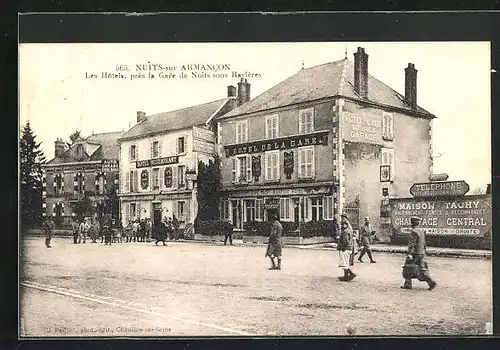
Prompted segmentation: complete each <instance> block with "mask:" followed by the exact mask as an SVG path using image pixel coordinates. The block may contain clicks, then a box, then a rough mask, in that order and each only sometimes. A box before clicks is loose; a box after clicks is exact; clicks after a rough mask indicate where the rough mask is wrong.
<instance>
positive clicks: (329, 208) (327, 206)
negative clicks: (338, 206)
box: [323, 196, 333, 220]
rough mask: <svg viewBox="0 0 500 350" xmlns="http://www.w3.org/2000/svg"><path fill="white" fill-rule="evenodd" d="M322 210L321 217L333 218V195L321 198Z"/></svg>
mask: <svg viewBox="0 0 500 350" xmlns="http://www.w3.org/2000/svg"><path fill="white" fill-rule="evenodd" d="M323 204H324V211H323V219H325V220H333V196H325V197H324V198H323Z"/></svg>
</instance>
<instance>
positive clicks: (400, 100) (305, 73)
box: [222, 58, 434, 118]
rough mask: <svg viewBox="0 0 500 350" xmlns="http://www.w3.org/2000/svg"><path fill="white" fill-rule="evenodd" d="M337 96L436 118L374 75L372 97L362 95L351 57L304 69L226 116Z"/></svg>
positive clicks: (369, 80) (371, 77) (371, 79)
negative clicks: (411, 106) (356, 81)
mask: <svg viewBox="0 0 500 350" xmlns="http://www.w3.org/2000/svg"><path fill="white" fill-rule="evenodd" d="M334 96H342V97H347V98H350V99H354V100H358V101H364V102H371V103H374V104H377V105H382V106H390V107H395V108H398V109H402V110H406V111H408V112H410V113H415V112H417V113H419V114H421V115H423V116H424V117H428V118H434V115H433V114H431V113H429V112H427V111H426V110H425V109H423V108H421V107H419V106H417V109H416V110H413V109H411V108H410V107H409V106H408V105H407V104H406V103H405V102H404V97H403V96H402V95H401V94H399V93H398V92H396V91H395V90H394V89H392V88H391V87H389V86H387V85H386V84H384V83H382V82H381V81H380V80H378V79H377V78H375V77H373V76H372V75H370V74H368V99H363V98H361V97H360V96H359V95H358V94H357V93H356V91H355V90H354V64H353V63H352V62H351V61H349V60H348V59H347V58H345V59H343V60H340V61H334V62H330V63H325V64H322V65H319V66H315V67H311V68H306V69H302V70H300V71H298V72H297V73H296V74H294V75H292V76H291V77H289V78H287V79H285V80H283V81H282V82H280V83H278V84H277V85H275V86H273V87H272V88H270V89H269V90H267V91H265V92H263V93H262V94H260V95H259V96H257V97H255V98H254V99H252V100H250V101H248V102H246V103H244V104H242V105H241V106H239V107H237V108H235V109H233V110H232V111H230V112H229V113H227V114H225V115H224V116H222V118H228V117H233V116H237V115H242V114H248V113H253V112H257V111H264V110H267V109H273V108H278V107H284V106H288V105H293V104H298V103H302V102H307V101H314V100H319V99H323V98H328V97H334Z"/></svg>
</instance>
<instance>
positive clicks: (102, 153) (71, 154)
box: [45, 132, 123, 165]
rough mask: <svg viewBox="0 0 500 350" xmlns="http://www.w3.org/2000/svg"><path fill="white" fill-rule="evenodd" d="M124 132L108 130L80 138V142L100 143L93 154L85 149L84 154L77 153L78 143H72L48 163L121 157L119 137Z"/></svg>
mask: <svg viewBox="0 0 500 350" xmlns="http://www.w3.org/2000/svg"><path fill="white" fill-rule="evenodd" d="M122 134H123V132H107V133H101V134H95V135H91V136H89V137H87V138H81V139H78V140H77V141H79V143H80V144H81V143H90V144H93V145H99V147H98V148H95V151H94V152H93V153H92V154H88V153H87V152H86V151H85V149H84V151H83V154H82V155H78V154H77V147H76V145H77V144H76V143H74V144H72V145H71V146H70V148H69V149H67V150H65V151H64V152H63V153H62V154H61V155H59V156H58V157H55V158H53V159H51V160H50V161H48V162H47V163H45V164H47V165H52V164H64V163H77V162H88V161H94V160H103V159H118V158H119V146H118V138H119V137H120V136H121V135H122Z"/></svg>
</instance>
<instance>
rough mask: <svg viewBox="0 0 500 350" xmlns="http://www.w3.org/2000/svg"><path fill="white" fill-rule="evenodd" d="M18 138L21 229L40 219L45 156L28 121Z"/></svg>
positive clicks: (36, 222) (37, 222)
mask: <svg viewBox="0 0 500 350" xmlns="http://www.w3.org/2000/svg"><path fill="white" fill-rule="evenodd" d="M21 134H22V135H21V139H20V140H19V158H20V159H19V161H20V182H21V183H20V187H21V188H20V196H21V218H20V219H21V230H22V232H25V231H26V230H27V229H28V228H31V227H34V226H35V225H37V224H39V223H40V222H41V219H42V167H41V165H42V164H43V163H45V156H44V154H43V151H42V150H41V149H40V146H41V143H37V142H36V135H35V134H34V133H33V130H32V129H31V125H30V123H29V122H27V123H26V125H25V126H24V127H23V129H22V131H21Z"/></svg>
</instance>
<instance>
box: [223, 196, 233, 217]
mask: <svg viewBox="0 0 500 350" xmlns="http://www.w3.org/2000/svg"><path fill="white" fill-rule="evenodd" d="M221 219H222V220H230V219H231V210H230V202H229V201H228V200H227V199H226V200H222V201H221Z"/></svg>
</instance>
